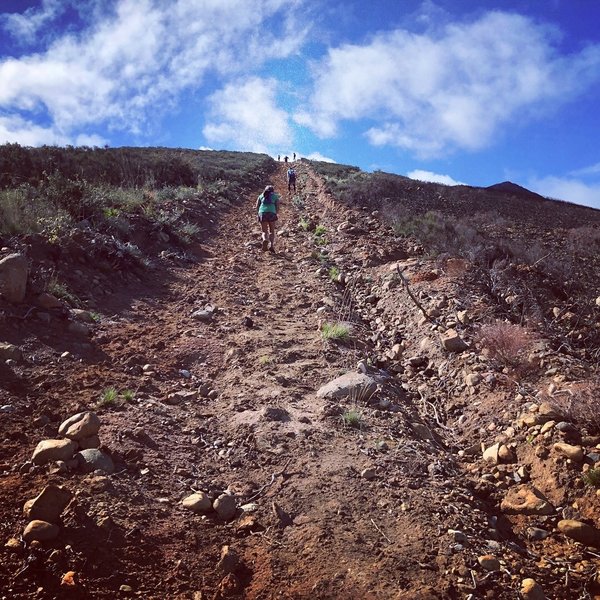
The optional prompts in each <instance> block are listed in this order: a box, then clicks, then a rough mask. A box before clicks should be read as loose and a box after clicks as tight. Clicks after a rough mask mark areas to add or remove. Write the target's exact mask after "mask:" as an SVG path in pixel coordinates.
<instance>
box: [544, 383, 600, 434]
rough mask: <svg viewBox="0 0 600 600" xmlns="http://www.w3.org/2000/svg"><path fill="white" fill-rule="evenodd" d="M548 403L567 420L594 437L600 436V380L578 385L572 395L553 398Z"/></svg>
mask: <svg viewBox="0 0 600 600" xmlns="http://www.w3.org/2000/svg"><path fill="white" fill-rule="evenodd" d="M548 401H549V402H550V404H551V405H552V406H553V407H554V408H555V409H556V411H557V412H558V413H559V414H561V415H563V416H564V418H565V419H566V420H568V421H570V422H571V423H575V424H576V425H579V426H580V427H583V428H585V429H586V430H587V431H588V433H590V434H592V435H597V434H600V379H593V380H591V381H588V382H586V383H585V384H581V385H578V386H577V388H576V389H574V390H572V391H571V394H569V395H561V396H553V397H552V398H549V399H548Z"/></svg>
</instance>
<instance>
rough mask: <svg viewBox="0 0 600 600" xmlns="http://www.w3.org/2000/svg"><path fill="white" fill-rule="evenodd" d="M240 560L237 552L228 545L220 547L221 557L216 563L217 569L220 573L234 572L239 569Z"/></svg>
mask: <svg viewBox="0 0 600 600" xmlns="http://www.w3.org/2000/svg"><path fill="white" fill-rule="evenodd" d="M241 566H242V561H241V560H240V557H239V555H238V553H237V552H236V551H235V550H233V549H232V548H230V547H229V546H223V547H222V548H221V559H220V560H219V562H218V564H217V569H218V570H219V571H221V572H222V573H235V572H236V571H239V570H240V567H241Z"/></svg>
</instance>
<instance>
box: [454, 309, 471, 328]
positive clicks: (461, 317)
mask: <svg viewBox="0 0 600 600" xmlns="http://www.w3.org/2000/svg"><path fill="white" fill-rule="evenodd" d="M456 318H457V319H458V322H459V323H462V324H463V325H468V324H469V323H470V322H471V317H470V316H469V313H468V312H467V311H466V310H459V311H457V312H456Z"/></svg>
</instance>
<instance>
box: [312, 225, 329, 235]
mask: <svg viewBox="0 0 600 600" xmlns="http://www.w3.org/2000/svg"><path fill="white" fill-rule="evenodd" d="M326 233H327V228H326V227H325V225H317V226H316V227H315V235H316V236H317V237H321V236H323V235H325V234H326Z"/></svg>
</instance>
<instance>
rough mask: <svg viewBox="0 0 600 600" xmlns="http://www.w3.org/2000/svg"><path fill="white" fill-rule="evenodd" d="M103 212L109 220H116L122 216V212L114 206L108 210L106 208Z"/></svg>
mask: <svg viewBox="0 0 600 600" xmlns="http://www.w3.org/2000/svg"><path fill="white" fill-rule="evenodd" d="M102 212H103V213H104V216H105V217H106V218H107V219H110V218H113V219H114V218H116V217H118V216H119V215H120V214H121V211H120V210H119V209H118V208H115V207H114V206H109V207H108V208H105V209H104V210H103V211H102Z"/></svg>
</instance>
